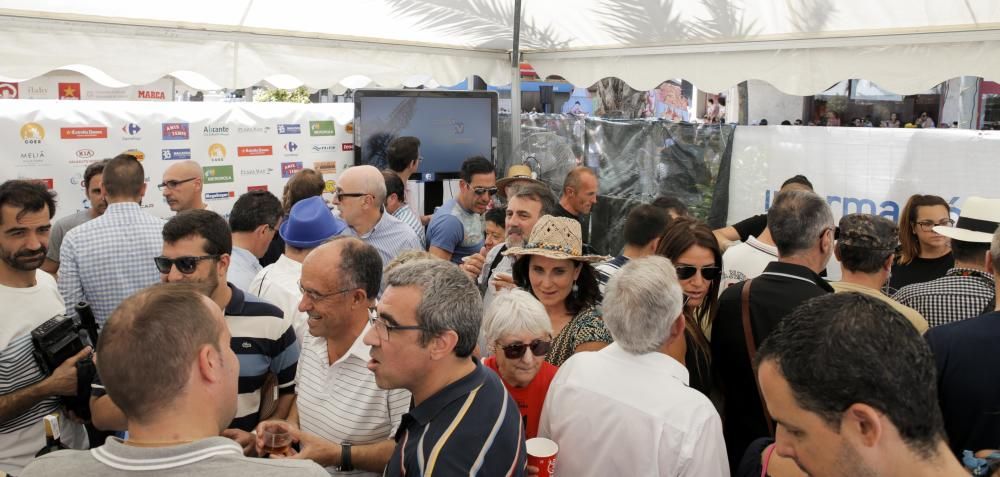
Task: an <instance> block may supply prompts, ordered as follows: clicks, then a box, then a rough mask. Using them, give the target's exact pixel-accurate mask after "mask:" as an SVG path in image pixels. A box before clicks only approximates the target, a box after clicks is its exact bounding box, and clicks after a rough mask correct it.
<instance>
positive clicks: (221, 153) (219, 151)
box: [208, 143, 226, 162]
mask: <svg viewBox="0 0 1000 477" xmlns="http://www.w3.org/2000/svg"><path fill="white" fill-rule="evenodd" d="M208 158H209V159H210V160H211V161H212V162H222V161H224V160H226V146H223V145H222V144H219V143H214V144H212V145H211V146H208Z"/></svg>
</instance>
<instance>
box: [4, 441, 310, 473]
mask: <svg viewBox="0 0 1000 477" xmlns="http://www.w3.org/2000/svg"><path fill="white" fill-rule="evenodd" d="M140 473H141V475H143V476H147V477H153V476H168V475H171V476H172V475H184V476H206V477H208V476H212V477H258V476H259V477H272V476H283V475H288V476H292V475H295V476H314V477H329V474H328V473H327V472H326V470H324V469H323V468H322V467H320V466H319V465H317V464H316V463H315V462H313V461H309V460H287V459H254V458H250V457H244V456H243V450H242V449H241V448H240V446H239V445H238V444H236V442H235V441H232V440H230V439H227V438H225V437H210V438H208V439H202V440H200V441H195V442H192V443H190V444H184V445H179V446H172V447H153V448H149V447H133V446H129V445H125V444H124V443H123V442H122V440H121V439H118V438H116V437H112V438H109V439H108V440H107V441H106V442H105V444H104V445H103V446H101V447H97V448H94V449H91V450H89V451H73V450H65V451H59V452H53V453H51V454H46V455H44V456H42V457H39V458H37V459H35V460H34V462H32V463H31V464H30V465H28V466H27V467H25V469H24V472H22V473H21V474H20V475H21V477H36V476H44V477H48V476H52V477H63V476H67V475H79V476H111V477H115V476H127V475H136V474H140Z"/></svg>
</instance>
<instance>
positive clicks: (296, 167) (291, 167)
mask: <svg viewBox="0 0 1000 477" xmlns="http://www.w3.org/2000/svg"><path fill="white" fill-rule="evenodd" d="M301 170H302V162H301V161H299V162H282V163H281V177H282V178H283V179H288V178H289V177H292V176H294V175H295V173H296V172H299V171H301Z"/></svg>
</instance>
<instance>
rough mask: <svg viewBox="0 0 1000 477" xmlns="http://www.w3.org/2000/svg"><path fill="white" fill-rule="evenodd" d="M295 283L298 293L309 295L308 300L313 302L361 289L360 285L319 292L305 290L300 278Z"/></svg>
mask: <svg viewBox="0 0 1000 477" xmlns="http://www.w3.org/2000/svg"><path fill="white" fill-rule="evenodd" d="M296 283H297V284H298V286H299V293H302V296H307V297H309V300H311V301H312V302H314V303H319V302H321V301H323V300H326V299H327V298H332V297H335V296H337V295H340V294H341V293H347V292H349V291H354V290H360V289H361V288H360V287H352V288H345V289H343V290H337V291H335V292H330V293H319V292H317V291H316V290H307V289H305V288H303V287H302V280H299V281H298V282H296Z"/></svg>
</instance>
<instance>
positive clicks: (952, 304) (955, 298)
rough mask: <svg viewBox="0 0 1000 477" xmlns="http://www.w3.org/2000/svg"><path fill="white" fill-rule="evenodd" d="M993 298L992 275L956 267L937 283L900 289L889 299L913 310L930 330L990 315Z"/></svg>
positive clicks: (993, 282) (993, 285) (913, 285)
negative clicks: (985, 313)
mask: <svg viewBox="0 0 1000 477" xmlns="http://www.w3.org/2000/svg"><path fill="white" fill-rule="evenodd" d="M995 294H996V286H995V281H994V279H993V275H991V274H989V273H985V272H981V271H979V270H973V269H970V268H958V267H956V268H952V269H951V270H948V273H946V274H945V276H943V277H941V278H938V279H937V280H931V281H929V282H923V283H914V284H912V285H907V286H905V287H903V288H900V289H899V291H898V292H896V294H895V295H893V296H892V299H893V300H896V301H898V302H900V303H902V304H904V305H906V306H908V307H910V308H913V309H914V310H917V311H918V312H919V313H920V314H921V315H923V316H924V318H926V319H927V324H928V325H930V326H931V328H933V327H935V326H941V325H945V324H948V323H952V322H955V321H961V320H965V319H968V318H972V317H976V316H979V315H981V314H983V312H987V311H990V310H989V309H987V307H988V306H989V305H990V303H991V302H993V300H994V298H995ZM991 309H992V308H991Z"/></svg>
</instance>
